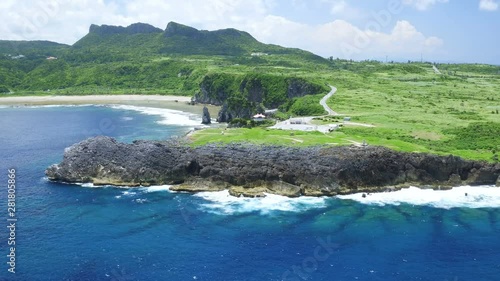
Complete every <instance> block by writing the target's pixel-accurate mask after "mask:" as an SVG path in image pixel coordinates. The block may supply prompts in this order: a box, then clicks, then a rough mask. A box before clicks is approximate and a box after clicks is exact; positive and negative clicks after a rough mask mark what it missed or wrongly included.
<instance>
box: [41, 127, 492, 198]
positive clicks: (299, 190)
mask: <svg viewBox="0 0 500 281" xmlns="http://www.w3.org/2000/svg"><path fill="white" fill-rule="evenodd" d="M45 173H46V175H47V177H48V178H49V179H50V180H52V181H60V182H69V183H93V184H94V185H116V186H149V185H164V184H169V185H173V186H172V188H171V189H172V190H176V191H188V192H201V191H220V190H224V189H227V190H229V193H230V194H231V195H233V196H247V197H261V196H265V194H266V193H270V194H278V195H284V196H289V197H298V196H335V195H339V194H351V193H358V192H383V191H391V190H398V189H401V188H403V187H407V186H410V185H414V186H419V187H421V188H433V189H449V188H452V187H454V186H460V185H495V184H496V185H497V186H500V163H497V164H491V163H486V162H480V161H469V160H464V159H461V158H459V157H455V156H436V155H431V154H423V153H404V152H397V151H393V150H390V149H388V148H383V147H371V146H368V147H354V146H341V147H330V146H315V147H302V148H298V147H284V146H256V145H250V144H229V145H205V146H201V147H194V148H193V147H189V146H187V145H182V144H178V143H174V142H160V141H135V142H133V143H132V144H125V143H120V142H117V141H116V140H115V139H113V138H110V137H95V138H90V139H87V140H85V141H82V142H80V143H77V144H74V145H73V146H71V147H69V148H67V149H65V151H64V158H63V161H62V162H61V163H59V164H54V165H52V166H50V167H49V168H48V169H47V170H46V172H45Z"/></svg>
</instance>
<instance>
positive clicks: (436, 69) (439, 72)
mask: <svg viewBox="0 0 500 281" xmlns="http://www.w3.org/2000/svg"><path fill="white" fill-rule="evenodd" d="M432 69H434V73H436V74H441V71H439V69H438V68H437V67H436V66H435V65H432Z"/></svg>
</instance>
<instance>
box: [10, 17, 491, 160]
mask: <svg viewBox="0 0 500 281" xmlns="http://www.w3.org/2000/svg"><path fill="white" fill-rule="evenodd" d="M433 67H436V68H437V69H438V71H436V70H435V69H434V68H433ZM329 85H332V86H335V87H336V88H337V89H338V90H337V92H336V93H335V94H334V95H333V97H332V98H330V99H329V100H328V101H327V103H328V105H329V106H330V107H331V108H333V109H334V110H335V111H336V112H338V113H340V114H341V116H339V117H332V116H329V117H324V118H319V119H318V120H314V121H313V122H318V123H325V124H327V123H337V124H342V123H343V117H344V116H345V117H347V116H348V117H350V119H351V121H352V122H353V123H362V124H370V125H373V127H362V126H353V125H349V124H345V126H343V127H342V128H340V129H339V130H336V131H334V132H332V133H328V134H323V133H319V132H289V131H277V130H270V129H267V128H266V127H264V126H257V127H253V125H252V126H247V125H244V126H236V127H252V128H231V129H227V130H225V131H223V133H221V129H208V130H202V131H197V132H195V133H193V134H191V135H190V139H191V142H192V144H193V145H195V146H196V145H202V144H206V143H210V142H222V143H231V142H253V143H262V144H264V143H266V144H281V145H298V146H309V145H317V144H321V145H347V144H353V143H355V144H356V143H362V142H363V141H366V142H367V143H368V144H370V145H382V146H386V147H390V148H393V149H396V150H401V151H412V152H413V151H415V152H431V153H436V154H454V155H458V156H462V157H465V158H468V159H479V160H487V161H498V157H499V154H500V143H499V141H500V138H499V137H498V136H500V114H499V111H500V95H499V93H500V67H499V66H493V65H483V64H433V63H431V62H407V63H394V62H388V63H382V62H379V61H360V62H355V61H350V60H342V59H334V58H330V59H325V58H322V57H319V56H317V55H314V54H312V53H309V52H306V51H302V50H298V49H291V48H284V47H280V46H276V45H268V44H263V43H260V42H259V41H257V40H256V39H255V38H253V37H252V36H251V35H250V34H248V33H246V32H243V31H238V30H235V29H224V30H219V31H200V30H196V29H194V28H191V27H188V26H184V25H181V24H177V23H170V24H169V25H168V26H167V28H166V29H165V30H162V29H159V28H155V27H152V26H150V25H146V24H133V25H131V26H129V27H114V26H96V25H92V26H91V28H90V30H89V34H88V35H86V36H85V37H83V38H82V39H81V40H79V41H78V42H77V43H75V44H74V45H72V46H68V45H64V44H57V43H52V42H45V41H35V42H19V41H0V95H2V96H19V95H20V96H22V95H53V94H57V95H96V94H97V95H99V94H171V95H183V96H191V97H194V98H195V99H196V100H198V101H199V102H208V103H212V104H217V105H220V106H222V108H224V110H225V111H224V112H223V113H224V114H225V115H227V116H229V115H231V116H232V117H233V118H241V117H243V118H248V117H249V116H251V115H252V114H255V113H260V112H263V111H264V110H265V109H275V108H278V109H279V111H278V112H277V113H276V115H275V116H276V117H278V118H281V119H286V118H288V117H290V116H322V115H325V114H326V112H325V111H324V109H323V107H322V106H321V105H320V104H319V101H320V99H321V98H322V97H323V96H324V95H325V94H326V93H327V92H328V91H329ZM211 114H212V116H214V117H215V116H217V114H214V113H213V112H212V113H211ZM224 114H223V115H224ZM227 121H230V120H227ZM240 121H241V120H240ZM241 124H243V122H240V125H241ZM247 124H249V123H247Z"/></svg>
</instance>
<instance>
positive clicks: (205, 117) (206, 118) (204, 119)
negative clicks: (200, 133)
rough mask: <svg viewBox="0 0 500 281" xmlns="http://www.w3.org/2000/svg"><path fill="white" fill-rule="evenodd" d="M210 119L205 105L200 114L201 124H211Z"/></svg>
mask: <svg viewBox="0 0 500 281" xmlns="http://www.w3.org/2000/svg"><path fill="white" fill-rule="evenodd" d="M211 123H212V119H211V118H210V112H208V108H207V107H206V106H204V107H203V114H202V116H201V124H205V125H208V124H211Z"/></svg>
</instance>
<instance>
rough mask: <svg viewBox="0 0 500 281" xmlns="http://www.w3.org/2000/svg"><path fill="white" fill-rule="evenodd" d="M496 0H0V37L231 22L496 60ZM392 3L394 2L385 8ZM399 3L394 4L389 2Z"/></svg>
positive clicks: (352, 55) (334, 45)
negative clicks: (99, 26)
mask: <svg viewBox="0 0 500 281" xmlns="http://www.w3.org/2000/svg"><path fill="white" fill-rule="evenodd" d="M499 4H500V0H370V1H368V0H289V1H285V0H211V1H207V0H183V1H159V0H122V1H120V0H73V1H70V0H25V1H22V2H21V1H16V0H2V3H0V18H2V19H3V20H4V24H2V25H0V39H12V40H35V39H36V40H39V39H43V40H51V41H56V42H62V43H67V44H73V43H74V42H76V41H77V40H78V39H79V38H81V37H82V36H84V35H85V34H86V33H87V32H88V27H89V26H90V24H92V23H95V24H111V25H129V24H131V23H135V22H145V23H150V24H152V25H154V26H157V27H160V28H165V26H166V25H167V23H168V22H169V21H176V22H180V23H184V24H187V25H191V26H194V27H196V28H200V29H208V30H213V29H220V28H226V27H234V28H238V29H241V30H245V31H248V32H250V33H251V34H252V35H253V36H254V37H256V38H257V39H258V40H260V41H262V42H265V43H274V44H280V45H283V46H287V47H297V48H302V49H306V50H309V51H311V52H314V53H316V54H319V55H321V56H325V57H328V56H333V57H339V58H347V59H356V60H362V59H378V60H385V58H386V56H387V57H388V58H389V60H398V61H406V60H420V57H421V56H423V58H424V60H428V61H438V62H469V63H474V62H479V63H491V64H500V51H499V48H498V46H499V45H500V39H499V38H500V36H498V31H497V30H499V29H500V7H499ZM391 7H392V8H391ZM394 7H397V8H394Z"/></svg>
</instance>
